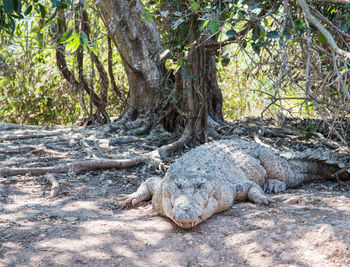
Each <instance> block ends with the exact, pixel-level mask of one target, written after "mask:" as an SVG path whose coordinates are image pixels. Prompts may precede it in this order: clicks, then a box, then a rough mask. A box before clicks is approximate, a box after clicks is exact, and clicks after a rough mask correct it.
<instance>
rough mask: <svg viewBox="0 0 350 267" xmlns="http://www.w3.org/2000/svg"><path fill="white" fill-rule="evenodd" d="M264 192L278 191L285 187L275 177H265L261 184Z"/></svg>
mask: <svg viewBox="0 0 350 267" xmlns="http://www.w3.org/2000/svg"><path fill="white" fill-rule="evenodd" d="M263 189H264V191H265V193H268V194H271V193H280V192H283V191H284V190H285V189H286V184H285V183H284V182H282V181H280V180H277V179H267V180H266V182H265V184H264V185H263Z"/></svg>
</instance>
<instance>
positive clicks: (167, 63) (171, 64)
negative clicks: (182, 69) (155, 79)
mask: <svg viewBox="0 0 350 267" xmlns="http://www.w3.org/2000/svg"><path fill="white" fill-rule="evenodd" d="M165 67H166V68H167V70H169V69H173V70H175V69H176V68H178V65H177V64H175V63H174V61H173V60H172V59H170V58H168V59H167V60H166V61H165Z"/></svg>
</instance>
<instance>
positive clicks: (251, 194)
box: [248, 185, 275, 205]
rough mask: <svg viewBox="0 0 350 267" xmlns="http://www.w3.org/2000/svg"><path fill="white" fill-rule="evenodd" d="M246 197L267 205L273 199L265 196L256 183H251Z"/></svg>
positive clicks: (272, 201)
mask: <svg viewBox="0 0 350 267" xmlns="http://www.w3.org/2000/svg"><path fill="white" fill-rule="evenodd" d="M248 199H249V200H250V201H251V202H253V203H257V204H265V205H269V204H271V203H274V202H275V201H274V200H273V199H271V198H269V197H267V196H265V194H264V191H263V190H262V189H261V187H260V186H258V185H253V186H251V187H250V188H249V190H248Z"/></svg>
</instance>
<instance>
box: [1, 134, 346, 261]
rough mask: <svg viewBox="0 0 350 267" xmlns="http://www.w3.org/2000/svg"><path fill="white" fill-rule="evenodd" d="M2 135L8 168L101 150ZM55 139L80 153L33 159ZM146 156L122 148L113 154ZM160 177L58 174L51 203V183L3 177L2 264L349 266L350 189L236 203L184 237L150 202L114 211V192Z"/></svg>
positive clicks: (322, 188) (326, 185) (323, 188)
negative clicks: (259, 202) (261, 202)
mask: <svg viewBox="0 0 350 267" xmlns="http://www.w3.org/2000/svg"><path fill="white" fill-rule="evenodd" d="M14 131H15V132H14ZM26 131H27V132H26V133H25V134H28V133H29V134H34V132H35V131H38V130H37V129H34V130H33V129H27V130H26ZM62 131H63V132H62ZM0 133H1V134H2V135H1V136H2V137H0V164H1V165H0V166H10V167H11V166H17V167H18V166H19V165H20V166H22V165H25V166H27V167H30V166H46V165H50V164H52V162H53V161H55V162H56V161H58V162H59V161H62V160H65V161H66V160H67V158H70V159H71V160H74V158H75V157H81V156H82V155H83V154H84V153H86V155H87V156H86V155H85V156H86V157H89V156H91V155H89V151H90V152H91V151H92V152H93V153H92V154H94V153H95V154H98V153H100V152H101V151H97V150H96V151H95V150H94V146H93V145H92V143H93V142H97V141H96V140H97V139H93V138H92V139H91V138H90V139H89V137H91V136H92V132H84V133H82V132H81V131H77V132H72V131H68V132H67V131H66V130H65V129H63V130H62V129H61V130H59V132H57V135H54V136H48V137H42V138H35V141H33V140H34V139H21V140H10V139H11V138H7V139H6V137H8V136H16V135H23V134H24V133H23V129H17V130H13V129H7V130H2V131H1V132H0ZM41 133H42V131H41ZM45 133H46V134H48V133H52V131H51V130H47V132H45ZM94 136H96V135H94ZM1 138H3V140H1ZM55 138H56V139H57V140H55V143H56V144H59V143H60V144H61V145H62V149H61V150H60V152H62V153H63V152H67V151H68V150H67V151H66V150H65V149H64V148H65V147H66V148H69V149H70V150H69V151H73V152H74V153H75V154H74V153H73V152H69V153H71V154H69V155H68V156H67V155H66V156H65V158H64V159H56V160H54V159H52V158H50V157H49V155H47V151H46V152H45V150H42V152H41V154H40V153H39V154H38V153H32V152H33V151H35V150H33V149H34V147H37V146H38V145H39V144H43V145H44V146H45V147H46V148H50V149H52V148H53V145H52V141H53V140H54V139H55ZM85 138H86V139H85ZM76 139H80V141H79V140H76ZM81 140H85V143H84V142H82V141H81ZM86 140H90V141H91V140H93V141H91V142H88V141H86ZM75 142H76V143H75ZM50 144H51V146H50ZM88 145H90V148H89V146H88ZM142 149H144V147H140V146H136V147H135V146H127V145H123V146H119V147H118V148H115V149H114V148H113V149H112V148H110V149H108V153H110V154H109V155H110V156H113V153H114V154H115V156H116V157H117V156H119V157H120V156H123V155H129V154H130V153H135V151H142ZM16 151H17V152H16ZM18 151H22V152H21V153H18ZM23 151H24V152H23ZM43 151H44V152H43ZM94 151H95V152H94ZM45 153H46V154H45ZM101 153H102V152H101ZM51 157H52V155H51ZM152 172H156V171H154V170H152V169H149V168H148V167H147V166H144V165H139V166H137V167H133V168H129V169H122V170H107V171H94V172H88V173H84V174H79V175H78V174H75V173H67V174H56V175H55V177H56V179H57V181H58V182H59V183H60V188H59V192H58V195H57V196H56V197H55V198H54V199H48V198H46V196H47V195H48V192H49V189H50V188H49V187H47V186H46V182H45V178H44V177H40V176H39V177H36V178H35V179H34V178H33V177H32V176H31V175H23V176H13V177H3V178H0V266H174V267H175V266H318V267H319V266H322V267H325V266H332V267H333V266H350V182H346V183H345V184H344V185H343V186H342V187H340V188H339V187H337V183H336V182H317V183H311V184H306V185H302V186H301V187H299V188H297V189H293V190H287V191H286V192H285V193H283V194H278V195H275V196H273V198H274V199H275V200H276V204H273V205H272V206H269V207H267V206H263V205H255V204H252V203H247V202H244V203H237V204H235V205H234V206H233V207H232V208H231V209H229V210H227V211H225V212H223V213H220V214H217V215H215V216H213V217H212V218H210V219H208V220H207V221H205V222H203V223H202V224H200V225H198V226H196V227H195V228H193V229H191V230H183V229H181V228H179V227H177V226H176V225H174V223H172V222H171V221H170V220H169V219H167V218H163V217H160V216H158V215H157V214H155V213H154V212H153V211H152V208H151V206H150V204H149V203H144V204H143V205H141V206H138V207H136V208H132V209H127V210H120V209H119V208H117V207H116V206H115V205H114V203H115V200H114V198H115V196H116V195H118V194H120V193H126V192H133V191H134V190H135V189H136V188H137V186H138V185H139V184H140V183H141V182H142V181H143V180H144V179H145V178H147V177H148V176H150V175H151V174H152V175H154V173H152Z"/></svg>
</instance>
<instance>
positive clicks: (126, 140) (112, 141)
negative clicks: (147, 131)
mask: <svg viewBox="0 0 350 267" xmlns="http://www.w3.org/2000/svg"><path fill="white" fill-rule="evenodd" d="M143 141H145V139H144V138H140V137H136V136H119V137H116V138H112V139H110V140H109V145H110V146H116V145H119V144H127V143H133V142H143Z"/></svg>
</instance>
